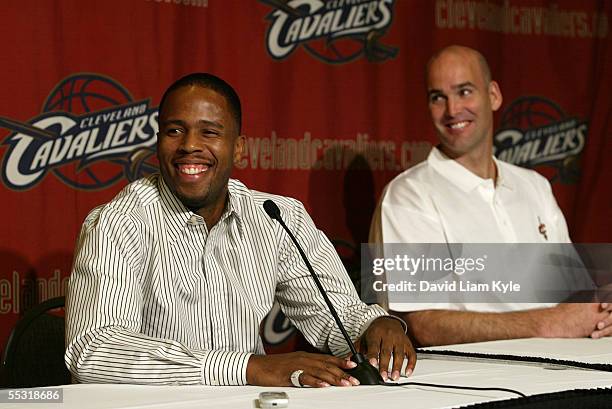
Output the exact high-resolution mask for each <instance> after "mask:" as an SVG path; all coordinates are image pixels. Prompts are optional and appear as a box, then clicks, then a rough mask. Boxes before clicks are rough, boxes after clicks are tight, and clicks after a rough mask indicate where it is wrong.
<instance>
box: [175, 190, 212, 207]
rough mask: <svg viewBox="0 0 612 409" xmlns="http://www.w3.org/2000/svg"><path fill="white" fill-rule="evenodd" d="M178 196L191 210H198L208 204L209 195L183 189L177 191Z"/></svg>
mask: <svg viewBox="0 0 612 409" xmlns="http://www.w3.org/2000/svg"><path fill="white" fill-rule="evenodd" d="M176 197H178V199H179V200H180V201H181V203H182V204H183V206H185V207H186V208H188V209H189V210H191V211H192V212H196V211H197V210H199V209H202V208H203V207H205V206H206V198H207V195H201V194H200V195H193V194H189V193H185V192H181V191H177V192H176Z"/></svg>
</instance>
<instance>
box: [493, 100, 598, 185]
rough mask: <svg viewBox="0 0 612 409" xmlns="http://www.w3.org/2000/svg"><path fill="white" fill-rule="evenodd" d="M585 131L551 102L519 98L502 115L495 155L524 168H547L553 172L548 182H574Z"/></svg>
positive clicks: (585, 127) (583, 124) (584, 124)
mask: <svg viewBox="0 0 612 409" xmlns="http://www.w3.org/2000/svg"><path fill="white" fill-rule="evenodd" d="M588 130H589V125H588V123H587V122H586V121H584V120H581V119H578V118H576V117H574V116H570V115H567V114H566V113H565V112H564V111H563V110H562V109H561V107H559V106H558V105H557V104H555V103H554V102H553V101H550V100H548V99H546V98H542V97H534V96H525V97H521V98H518V99H516V100H515V101H513V102H512V103H511V104H510V105H509V106H508V108H506V110H505V111H504V112H503V113H502V116H501V125H500V129H499V130H498V131H497V133H496V134H495V137H494V141H495V156H497V157H498V158H499V159H501V160H503V161H505V162H509V163H512V164H515V165H518V166H523V167H526V168H536V167H539V166H549V167H552V168H553V171H554V172H555V173H554V175H553V176H552V178H551V182H554V181H555V180H556V179H559V180H560V182H561V183H576V182H577V181H578V178H579V177H580V172H579V159H580V153H581V152H582V150H583V149H584V146H585V143H586V138H587V134H588Z"/></svg>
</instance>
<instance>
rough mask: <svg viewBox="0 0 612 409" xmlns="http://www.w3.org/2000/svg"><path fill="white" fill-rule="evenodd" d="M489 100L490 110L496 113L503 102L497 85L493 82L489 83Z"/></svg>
mask: <svg viewBox="0 0 612 409" xmlns="http://www.w3.org/2000/svg"><path fill="white" fill-rule="evenodd" d="M489 99H490V101H491V109H493V111H497V110H498V109H499V107H500V106H501V104H502V102H503V100H504V98H503V97H502V93H501V90H500V89H499V85H498V84H497V82H495V81H491V82H490V83H489Z"/></svg>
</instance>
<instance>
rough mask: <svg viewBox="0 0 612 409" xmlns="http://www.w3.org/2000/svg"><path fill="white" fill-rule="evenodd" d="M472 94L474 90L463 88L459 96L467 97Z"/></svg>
mask: <svg viewBox="0 0 612 409" xmlns="http://www.w3.org/2000/svg"><path fill="white" fill-rule="evenodd" d="M471 94H472V90H471V89H469V88H461V89H460V90H459V95H460V96H462V97H467V96H468V95H471Z"/></svg>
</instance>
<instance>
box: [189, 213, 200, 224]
mask: <svg viewBox="0 0 612 409" xmlns="http://www.w3.org/2000/svg"><path fill="white" fill-rule="evenodd" d="M189 223H191V224H197V223H198V216H196V215H195V214H194V215H193V216H191V217H190V218H189Z"/></svg>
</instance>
